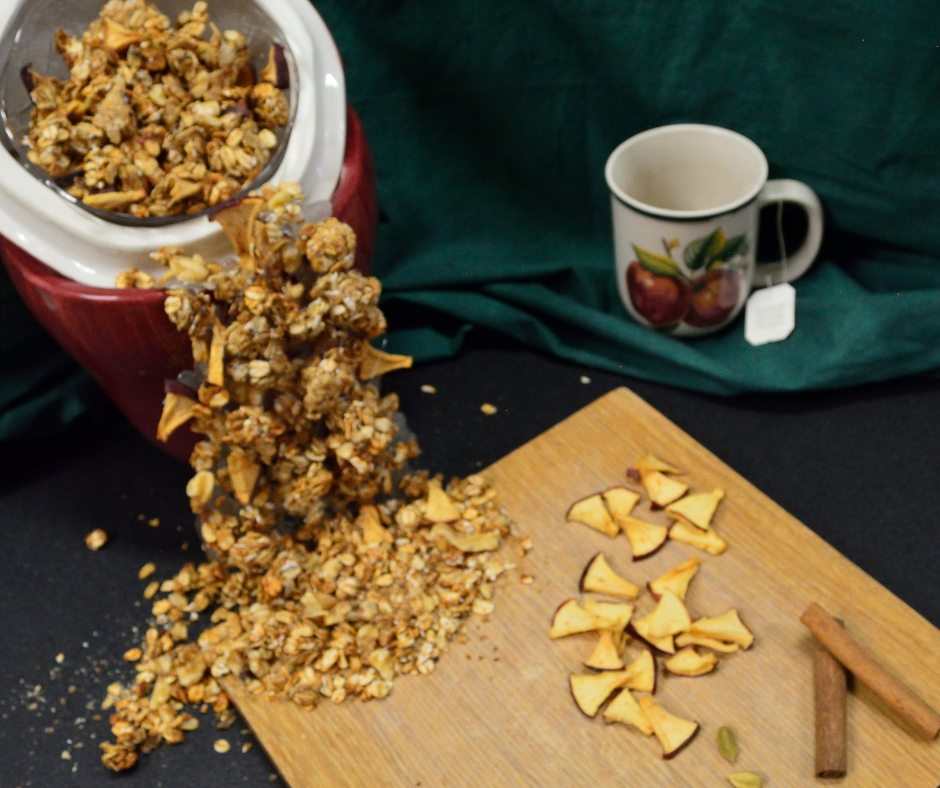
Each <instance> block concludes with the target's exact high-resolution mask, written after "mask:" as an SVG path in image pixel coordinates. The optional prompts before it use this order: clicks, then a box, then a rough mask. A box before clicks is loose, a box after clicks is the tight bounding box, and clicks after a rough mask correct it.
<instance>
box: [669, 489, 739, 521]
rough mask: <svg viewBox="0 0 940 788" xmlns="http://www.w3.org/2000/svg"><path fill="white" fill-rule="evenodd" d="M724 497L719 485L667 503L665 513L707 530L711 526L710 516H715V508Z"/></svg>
mask: <svg viewBox="0 0 940 788" xmlns="http://www.w3.org/2000/svg"><path fill="white" fill-rule="evenodd" d="M724 497H725V491H724V490H723V489H721V487H716V488H715V489H714V490H712V491H711V492H707V493H695V494H693V495H686V496H685V497H684V498H680V499H679V500H678V501H675V502H673V503H671V504H669V505H668V506H667V507H666V513H667V514H670V515H672V516H673V517H675V518H677V519H681V520H685V521H686V522H688V523H691V524H692V525H694V526H696V527H697V528H701V529H702V530H703V531H707V530H708V529H709V528H710V527H711V521H712V517H714V516H715V510H716V509H717V508H718V504H719V503H721V499H722V498H724Z"/></svg>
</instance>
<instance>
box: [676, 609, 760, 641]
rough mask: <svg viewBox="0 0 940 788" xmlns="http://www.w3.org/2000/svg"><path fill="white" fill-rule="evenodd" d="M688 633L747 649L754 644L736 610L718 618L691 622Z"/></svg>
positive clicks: (750, 634) (750, 633)
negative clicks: (735, 644)
mask: <svg viewBox="0 0 940 788" xmlns="http://www.w3.org/2000/svg"><path fill="white" fill-rule="evenodd" d="M689 632H691V633H692V634H693V635H700V636H702V637H707V638H714V639H715V640H720V641H722V642H723V643H737V644H738V645H739V646H741V647H742V648H745V649H748V648H750V647H751V645H752V644H753V643H754V635H753V633H752V632H751V630H749V629H748V628H747V627H746V626H745V625H744V622H743V621H742V620H741V617H740V616H739V615H738V611H737V610H734V609H732V610H729V611H728V612H727V613H724V614H723V615H720V616H714V617H712V618H700V619H698V620H697V621H693V622H692V626H691V627H689Z"/></svg>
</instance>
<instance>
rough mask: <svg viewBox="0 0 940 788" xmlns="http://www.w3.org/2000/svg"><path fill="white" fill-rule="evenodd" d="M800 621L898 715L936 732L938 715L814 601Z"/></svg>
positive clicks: (926, 731)
mask: <svg viewBox="0 0 940 788" xmlns="http://www.w3.org/2000/svg"><path fill="white" fill-rule="evenodd" d="M800 621H802V622H803V623H804V624H805V625H806V627H807V628H808V629H809V630H810V632H812V633H813V634H814V635H815V636H816V639H817V640H818V641H819V642H820V643H822V645H823V646H825V647H826V649H827V650H828V651H829V653H830V654H832V656H834V657H835V658H836V659H837V660H839V662H841V663H842V664H843V665H844V666H845V669H846V670H848V671H849V672H850V673H851V674H852V675H853V676H855V678H857V679H858V680H859V681H860V682H862V683H863V684H865V685H866V686H867V687H868V688H869V689H870V690H871V691H872V692H874V693H875V694H876V695H877V696H878V697H879V698H881V699H882V700H883V701H884V702H885V703H887V704H888V705H889V706H890V707H891V708H892V709H894V711H895V712H896V713H897V714H898V716H899V717H901V718H902V719H904V720H906V721H907V722H909V723H910V724H911V725H912V726H914V727H915V728H917V729H918V730H920V731H921V732H922V733H923V734H924V735H925V736H926V737H927V738H929V739H935V738H936V737H937V733H938V732H940V717H938V716H937V715H936V713H934V711H933V710H932V709H930V708H929V707H928V706H926V705H925V704H924V703H923V702H922V701H920V700H918V699H917V698H915V697H914V696H913V695H912V694H911V693H910V692H908V691H907V689H906V688H905V687H904V686H903V685H902V684H901V682H899V681H898V680H897V679H896V678H894V677H893V676H892V675H891V674H890V673H888V672H887V671H886V670H885V669H884V668H883V667H881V665H879V664H878V663H877V662H875V660H874V659H872V657H871V656H870V655H869V654H868V653H867V652H866V651H865V650H864V649H863V648H862V647H861V646H859V645H858V643H856V642H855V641H854V640H852V638H851V637H849V636H848V635H847V634H846V632H845V630H844V629H842V627H840V626H839V624H838V623H837V622H836V620H835V619H834V618H832V617H831V616H830V615H829V614H828V613H826V611H825V610H823V609H822V608H821V607H820V606H819V605H818V604H816V603H815V602H813V604H811V605H810V606H809V607H808V608H806V612H804V613H803V615H802V616H801V617H800Z"/></svg>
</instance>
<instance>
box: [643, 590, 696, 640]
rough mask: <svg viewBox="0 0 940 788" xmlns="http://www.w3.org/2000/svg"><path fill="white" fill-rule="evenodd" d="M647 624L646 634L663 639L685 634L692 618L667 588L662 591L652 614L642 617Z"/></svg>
mask: <svg viewBox="0 0 940 788" xmlns="http://www.w3.org/2000/svg"><path fill="white" fill-rule="evenodd" d="M644 620H645V621H646V622H647V623H648V624H649V628H648V629H647V632H648V633H649V634H650V635H652V636H653V637H654V638H664V637H669V636H670V635H678V634H679V633H680V632H687V631H688V630H689V627H690V626H691V625H692V617H691V616H690V615H689V611H688V610H687V609H686V607H685V604H684V603H683V602H682V600H681V599H679V597H677V596H676V595H675V593H674V592H673V591H670V590H669V589H668V588H667V589H666V590H665V591H663V593H662V596H660V598H659V602H657V603H656V607H655V608H653V612H652V613H649V614H648V615H647V616H645V617H644Z"/></svg>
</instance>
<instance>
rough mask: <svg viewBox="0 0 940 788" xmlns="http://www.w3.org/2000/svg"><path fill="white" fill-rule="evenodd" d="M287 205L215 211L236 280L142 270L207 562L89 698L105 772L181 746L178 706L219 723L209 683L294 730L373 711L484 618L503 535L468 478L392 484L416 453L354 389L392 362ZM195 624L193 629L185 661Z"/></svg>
mask: <svg viewBox="0 0 940 788" xmlns="http://www.w3.org/2000/svg"><path fill="white" fill-rule="evenodd" d="M302 203H303V196H302V195H301V194H300V192H299V189H298V187H297V186H296V185H295V184H280V186H278V187H277V188H275V187H272V186H267V187H265V188H264V189H263V190H262V191H261V192H260V193H258V194H256V195H255V196H252V197H249V198H247V199H245V200H242V201H241V202H240V203H238V204H237V205H234V206H231V207H228V208H225V209H223V211H222V212H220V214H219V215H218V216H217V220H218V221H220V222H221V223H222V224H223V226H224V227H225V229H226V231H227V232H228V234H229V237H230V238H231V240H232V242H233V245H234V247H235V251H236V252H237V253H238V255H239V259H238V262H237V263H233V264H219V263H214V262H207V261H205V260H203V259H201V258H197V257H195V256H187V255H186V254H185V253H184V252H183V251H182V250H179V249H163V250H160V251H158V252H157V253H155V257H156V259H158V260H159V261H160V262H161V263H163V265H164V266H165V267H166V271H167V274H166V276H165V277H164V279H165V281H166V282H167V283H168V284H169V287H170V289H169V292H168V296H167V299H166V303H165V309H166V312H167V314H168V315H169V316H170V318H171V320H173V322H174V323H175V324H176V325H177V326H178V327H179V328H180V329H181V330H185V331H187V332H188V333H189V336H190V338H191V340H192V347H193V356H194V359H195V362H196V370H195V372H196V374H197V375H201V376H204V378H205V379H204V380H202V381H201V382H200V383H199V385H198V388H197V389H196V390H191V391H187V390H185V389H180V388H177V387H173V389H174V390H172V391H170V392H168V394H167V397H166V401H165V406H164V413H163V418H162V419H161V422H160V427H159V433H158V434H159V436H160V437H161V438H163V439H164V440H165V439H166V438H167V437H168V436H169V435H170V434H171V433H172V432H173V430H175V429H176V428H178V427H179V426H181V425H182V424H184V423H186V422H187V421H189V422H191V428H192V429H193V430H194V431H196V432H199V433H202V434H204V435H205V436H206V437H205V440H203V441H201V442H200V443H199V444H197V446H196V448H195V449H194V451H193V454H192V458H191V463H192V466H193V468H194V470H195V471H196V473H195V475H194V476H193V477H192V479H191V480H190V482H189V484H188V485H187V494H188V495H189V498H190V503H191V506H192V509H193V511H194V512H195V513H196V514H197V515H198V517H199V520H200V523H201V531H202V538H203V540H204V542H205V545H206V547H207V548H208V549H209V550H210V552H211V554H212V557H213V560H211V561H208V562H206V563H203V564H201V565H199V566H194V565H192V564H189V565H187V566H185V567H183V569H182V570H181V571H180V572H179V573H178V574H177V575H176V577H174V578H172V579H170V580H166V581H164V582H163V583H162V584H160V585H159V590H160V592H161V596H160V598H157V599H155V601H154V602H153V609H152V612H153V615H154V616H155V622H154V625H153V626H152V627H151V628H150V629H149V630H148V631H147V635H146V638H145V643H144V644H143V645H142V646H141V648H140V649H132V650H131V651H129V652H128V653H127V654H126V655H125V658H126V659H128V661H133V662H135V663H136V668H137V679H136V682H135V683H134V684H133V685H132V686H130V687H121V686H120V685H115V686H112V687H111V688H109V696H108V699H107V701H106V705H107V706H108V707H113V708H114V713H113V714H112V717H111V723H112V732H113V733H114V735H115V737H116V741H115V742H112V743H107V744H104V745H102V748H103V750H104V757H103V760H104V762H105V764H106V765H107V766H108V767H109V768H111V769H115V770H119V769H124V768H128V767H129V766H131V765H133V763H134V762H135V760H136V757H137V755H136V753H137V750H138V749H140V750H142V751H145V752H146V751H149V750H150V749H152V748H153V747H154V746H156V745H157V744H159V743H160V742H161V741H166V742H170V743H173V742H178V741H181V740H182V738H183V735H184V732H185V731H186V730H191V729H193V728H194V727H196V726H197V725H198V720H197V719H196V718H195V717H193V716H192V715H190V714H188V713H187V712H185V711H184V709H185V707H186V705H187V704H196V705H197V706H199V707H200V708H201V709H202V710H203V711H208V710H209V709H210V708H211V709H213V710H214V711H215V712H216V713H218V714H219V715H220V720H219V723H218V724H219V726H220V727H227V726H228V725H230V724H231V723H232V722H234V719H235V716H234V712H233V711H232V710H231V709H230V707H229V699H228V696H227V695H226V694H225V687H224V685H225V681H226V677H235V678H240V679H241V680H242V681H243V683H244V686H245V687H246V688H247V690H248V691H249V692H251V693H253V694H256V695H260V696H263V697H265V698H267V699H270V700H275V699H289V700H292V701H293V702H294V703H297V704H298V705H300V706H301V707H303V708H305V709H312V708H313V707H314V706H315V705H316V704H317V702H318V701H319V700H321V699H324V698H326V699H329V700H330V701H332V702H334V703H339V702H341V701H343V700H344V699H345V698H346V697H347V696H350V695H354V696H356V697H358V698H360V699H362V700H370V699H372V698H383V697H385V696H387V695H388V694H389V692H390V691H391V689H392V686H393V681H394V679H395V677H396V676H401V675H409V674H428V673H431V672H432V671H433V670H434V669H435V666H436V663H437V660H438V659H439V657H440V655H441V654H442V653H443V652H444V651H445V650H446V649H447V647H448V643H449V641H450V640H452V639H453V638H454V637H457V638H459V639H462V640H463V639H465V638H466V636H465V634H464V632H465V625H464V624H463V623H462V622H463V619H465V618H466V617H467V616H468V615H470V614H471V613H475V614H478V615H483V616H485V615H488V614H489V613H491V612H492V611H493V602H492V596H493V585H494V583H495V581H496V580H497V579H498V578H499V576H500V575H501V574H502V573H503V572H505V571H506V570H507V569H511V568H513V567H514V564H512V563H511V562H509V561H505V560H502V559H500V558H497V557H494V556H493V555H492V553H493V551H495V550H496V549H498V548H499V547H500V546H501V545H502V544H503V543H504V542H505V540H506V539H507V538H509V537H510V536H513V528H512V524H511V522H510V521H509V519H508V517H507V516H506V515H505V513H504V512H503V511H502V509H501V508H500V507H499V505H498V504H497V502H496V500H495V498H496V494H495V491H494V490H492V489H490V488H489V486H488V485H487V483H486V481H485V480H484V479H483V478H482V477H480V476H471V477H468V478H467V479H462V480H461V479H454V480H452V481H451V482H450V483H449V484H448V485H447V487H446V489H445V488H444V486H443V484H442V481H441V479H440V478H439V477H429V475H428V474H427V472H419V473H413V474H407V475H404V476H403V477H402V478H401V480H400V482H399V483H398V484H395V483H394V478H393V477H395V478H397V474H396V472H397V471H399V470H400V469H401V468H402V466H403V465H404V464H405V462H406V461H407V460H409V459H410V458H412V457H414V456H415V455H416V454H417V446H416V444H415V443H414V442H413V441H396V431H397V428H396V426H395V414H396V412H397V409H398V400H397V397H396V396H395V395H394V394H389V395H386V396H384V397H383V396H381V395H380V393H379V391H378V389H377V387H376V386H375V384H374V382H373V380H374V378H375V377H376V376H377V375H380V374H382V373H383V372H386V371H388V370H390V369H394V368H398V367H401V366H406V365H407V364H408V363H409V362H410V359H406V358H404V357H401V356H392V355H390V354H386V353H382V352H380V351H377V350H374V349H373V348H372V347H371V345H370V344H369V342H368V340H369V339H371V338H374V337H375V336H377V335H379V334H380V333H382V332H383V331H384V328H385V320H384V317H383V316H382V313H381V311H380V310H379V309H378V306H377V301H378V297H379V292H380V289H381V288H380V285H379V283H378V281H377V280H375V279H373V278H370V277H365V276H362V275H361V274H359V273H358V272H356V271H354V270H351V265H352V262H353V257H354V252H355V237H354V235H353V234H352V232H351V230H350V229H349V227H347V226H346V225H343V224H342V223H340V222H338V221H336V220H335V219H329V220H327V221H325V222H321V223H318V224H309V223H304V222H303V220H302V219H301V213H302V209H301V206H302ZM138 278H139V277H138V276H137V275H136V273H129V274H128V275H127V276H126V277H125V279H126V280H127V281H126V284H128V285H129V286H133V285H134V283H135V282H137V281H138ZM184 285H185V286H184ZM396 488H397V490H396ZM156 591H157V585H156V583H152V584H151V585H150V586H149V587H148V590H147V592H145V595H146V596H147V598H148V599H149V598H153V597H154V596H155V594H156ZM210 608H211V609H212V612H211V613H209V610H210ZM202 614H206V615H208V616H209V619H210V622H211V625H212V626H210V627H209V628H206V629H203V630H202V631H201V633H199V634H198V636H196V638H195V642H191V641H190V640H189V634H190V633H189V631H188V628H189V627H190V626H191V625H192V622H195V621H197V620H199V618H200V615H202Z"/></svg>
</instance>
